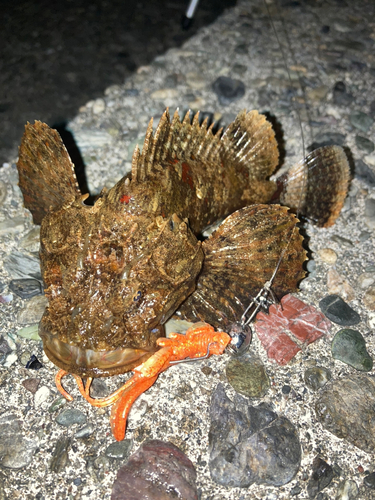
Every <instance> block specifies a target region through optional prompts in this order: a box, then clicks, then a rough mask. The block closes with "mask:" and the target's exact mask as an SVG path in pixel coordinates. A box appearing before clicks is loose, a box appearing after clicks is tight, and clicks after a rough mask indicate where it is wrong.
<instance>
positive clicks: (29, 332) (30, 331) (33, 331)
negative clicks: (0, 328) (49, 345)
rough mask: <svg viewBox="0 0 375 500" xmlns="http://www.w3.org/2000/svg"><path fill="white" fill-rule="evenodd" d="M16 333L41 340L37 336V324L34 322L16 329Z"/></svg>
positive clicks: (30, 338)
mask: <svg viewBox="0 0 375 500" xmlns="http://www.w3.org/2000/svg"><path fill="white" fill-rule="evenodd" d="M17 335H18V336H19V337H22V338H24V339H29V340H41V338H40V337H39V325H38V324H34V325H31V326H26V327H25V328H21V329H20V330H18V331H17Z"/></svg>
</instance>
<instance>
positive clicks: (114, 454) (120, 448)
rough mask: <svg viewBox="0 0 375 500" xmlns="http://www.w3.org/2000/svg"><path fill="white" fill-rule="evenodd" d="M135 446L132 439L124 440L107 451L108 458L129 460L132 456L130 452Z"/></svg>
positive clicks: (111, 445) (112, 445) (110, 446)
mask: <svg viewBox="0 0 375 500" xmlns="http://www.w3.org/2000/svg"><path fill="white" fill-rule="evenodd" d="M132 446H133V441H132V440H131V439H124V440H123V441H120V442H118V443H112V444H110V445H109V446H108V448H107V449H106V450H105V454H106V456H107V457H108V458H118V459H127V458H128V457H129V455H130V450H131V448H132Z"/></svg>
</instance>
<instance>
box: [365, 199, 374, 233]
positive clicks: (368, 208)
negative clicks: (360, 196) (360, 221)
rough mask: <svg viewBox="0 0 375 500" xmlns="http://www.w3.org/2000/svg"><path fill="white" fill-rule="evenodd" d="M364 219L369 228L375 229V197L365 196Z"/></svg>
mask: <svg viewBox="0 0 375 500" xmlns="http://www.w3.org/2000/svg"><path fill="white" fill-rule="evenodd" d="M364 221H365V223H366V225H367V226H368V227H369V228H370V229H375V199H372V198H367V199H366V200H365V217H364Z"/></svg>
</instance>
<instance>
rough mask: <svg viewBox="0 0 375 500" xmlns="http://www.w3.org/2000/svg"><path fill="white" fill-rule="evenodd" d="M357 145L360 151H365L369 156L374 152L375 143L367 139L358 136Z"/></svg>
mask: <svg viewBox="0 0 375 500" xmlns="http://www.w3.org/2000/svg"><path fill="white" fill-rule="evenodd" d="M355 143H356V145H357V148H358V149H360V150H361V151H365V152H366V153H368V154H370V153H372V152H373V151H374V143H373V142H372V141H370V139H367V138H366V137H362V136H361V135H356V136H355Z"/></svg>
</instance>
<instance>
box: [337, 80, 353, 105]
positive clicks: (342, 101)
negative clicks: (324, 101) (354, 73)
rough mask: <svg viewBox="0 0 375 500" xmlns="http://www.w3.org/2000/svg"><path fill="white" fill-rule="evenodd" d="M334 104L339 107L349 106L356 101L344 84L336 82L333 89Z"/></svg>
mask: <svg viewBox="0 0 375 500" xmlns="http://www.w3.org/2000/svg"><path fill="white" fill-rule="evenodd" d="M332 97H333V102H334V103H335V104H337V105H338V106H347V105H348V104H350V103H351V102H353V100H354V96H353V95H352V94H350V93H349V92H348V91H347V90H346V85H345V83H344V82H341V81H340V82H336V83H335V85H334V87H333V93H332Z"/></svg>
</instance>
